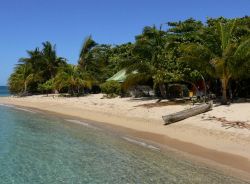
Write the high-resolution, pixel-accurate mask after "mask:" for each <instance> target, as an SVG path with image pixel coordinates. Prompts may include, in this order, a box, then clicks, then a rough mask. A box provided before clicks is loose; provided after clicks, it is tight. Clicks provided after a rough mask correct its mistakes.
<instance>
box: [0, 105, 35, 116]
mask: <svg viewBox="0 0 250 184" xmlns="http://www.w3.org/2000/svg"><path fill="white" fill-rule="evenodd" d="M0 106H4V107H10V108H14V109H17V110H21V111H25V112H30V113H33V114H35V113H37V112H35V111H33V110H29V109H25V108H21V107H17V106H14V105H8V104H0Z"/></svg>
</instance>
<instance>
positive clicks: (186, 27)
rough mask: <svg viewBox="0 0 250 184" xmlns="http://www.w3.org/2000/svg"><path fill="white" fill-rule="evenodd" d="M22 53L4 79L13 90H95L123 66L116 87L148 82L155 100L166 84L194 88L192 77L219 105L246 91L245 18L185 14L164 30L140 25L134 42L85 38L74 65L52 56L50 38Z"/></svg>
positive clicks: (248, 34)
mask: <svg viewBox="0 0 250 184" xmlns="http://www.w3.org/2000/svg"><path fill="white" fill-rule="evenodd" d="M165 27H166V26H165ZM27 53H28V57H25V58H20V59H19V61H18V64H17V66H16V67H15V69H14V72H13V73H12V74H11V76H10V78H9V89H10V91H11V92H12V93H14V94H38V93H49V92H59V93H62V92H67V93H69V94H71V95H82V94H85V93H91V92H92V93H94V92H100V90H101V86H107V85H108V84H107V83H108V82H106V80H107V79H108V78H110V77H111V76H112V75H114V74H115V73H116V72H118V71H119V70H121V69H124V68H125V69H126V72H127V75H128V77H127V78H126V80H125V81H124V83H123V84H120V85H121V88H122V89H128V88H129V87H131V86H134V85H138V84H150V85H152V87H153V88H154V89H155V90H157V91H159V93H157V94H158V96H159V97H161V98H166V97H167V86H168V85H169V84H171V83H187V84H190V85H192V86H193V87H194V88H197V87H196V83H197V81H203V82H204V84H205V86H209V92H212V93H215V94H216V95H217V96H222V98H221V100H222V103H224V104H225V103H226V102H227V100H228V96H231V97H232V96H234V97H237V96H247V95H249V90H250V17H249V16H245V17H242V18H234V19H228V18H224V17H219V18H208V19H207V21H206V22H205V23H203V22H201V21H198V20H194V19H192V18H190V19H187V20H185V21H179V22H168V23H167V28H166V29H163V26H162V25H161V26H159V27H157V26H146V27H144V28H143V30H142V33H141V34H140V35H137V36H135V41H134V43H125V44H121V45H109V44H98V43H96V42H95V41H94V40H93V39H92V37H91V36H88V37H87V38H86V39H85V41H84V43H83V46H82V48H81V51H80V54H79V59H78V62H77V64H76V65H72V64H68V63H67V59H66V58H62V57H59V56H57V53H56V48H55V45H53V44H51V43H50V42H45V43H43V44H42V48H41V49H40V48H35V49H34V50H30V51H27ZM135 71H136V72H135ZM111 83H112V82H111ZM103 84H105V85H103ZM208 84H209V85H208ZM111 86H112V85H111ZM113 86H116V87H117V86H119V85H117V84H115V85H114V84H113ZM109 87H110V86H109ZM113 91H121V90H113Z"/></svg>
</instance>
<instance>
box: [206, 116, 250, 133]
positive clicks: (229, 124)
mask: <svg viewBox="0 0 250 184" xmlns="http://www.w3.org/2000/svg"><path fill="white" fill-rule="evenodd" d="M209 120H216V121H219V122H221V123H222V124H221V125H222V127H225V128H226V129H229V128H239V129H248V130H250V124H249V123H248V122H246V121H228V120H226V118H225V117H222V118H218V117H215V116H212V117H209Z"/></svg>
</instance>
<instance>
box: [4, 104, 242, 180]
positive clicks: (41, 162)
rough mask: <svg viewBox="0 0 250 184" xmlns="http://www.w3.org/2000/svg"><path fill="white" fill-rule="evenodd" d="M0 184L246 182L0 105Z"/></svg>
mask: <svg viewBox="0 0 250 184" xmlns="http://www.w3.org/2000/svg"><path fill="white" fill-rule="evenodd" d="M86 125H87V124H86ZM0 183H1V184H9V183H10V184H40V183H41V184H59V183H60V184H61V183H67V184H77V183H115V184H120V183H121V184H123V183H169V184H172V183H185V184H189V183H192V184H193V183H199V184H200V183H202V184H204V183H209V184H213V183H214V184H219V183H220V184H221V183H222V184H223V183H225V184H230V183H233V184H236V183H237V184H241V183H247V182H244V181H241V180H239V179H236V178H233V177H230V176H226V175H224V174H222V173H219V172H216V171H214V170H213V169H208V168H206V167H204V166H198V165H197V164H195V165H194V164H193V163H192V162H190V161H187V160H182V159H180V158H177V157H176V156H174V155H173V154H172V153H171V152H169V153H161V152H160V151H157V150H152V149H149V148H147V147H143V146H139V145H136V144H133V143H131V142H128V141H126V140H124V139H122V138H121V137H120V136H119V135H113V134H111V133H107V132H106V131H105V130H103V129H96V128H93V127H92V126H83V125H79V124H74V123H72V122H67V121H65V120H63V119H60V118H55V117H47V116H45V115H43V114H38V113H31V112H27V111H21V110H20V109H14V108H11V107H5V106H0Z"/></svg>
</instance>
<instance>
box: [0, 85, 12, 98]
mask: <svg viewBox="0 0 250 184" xmlns="http://www.w3.org/2000/svg"><path fill="white" fill-rule="evenodd" d="M9 95H10V94H9V90H8V87H7V86H0V96H9Z"/></svg>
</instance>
